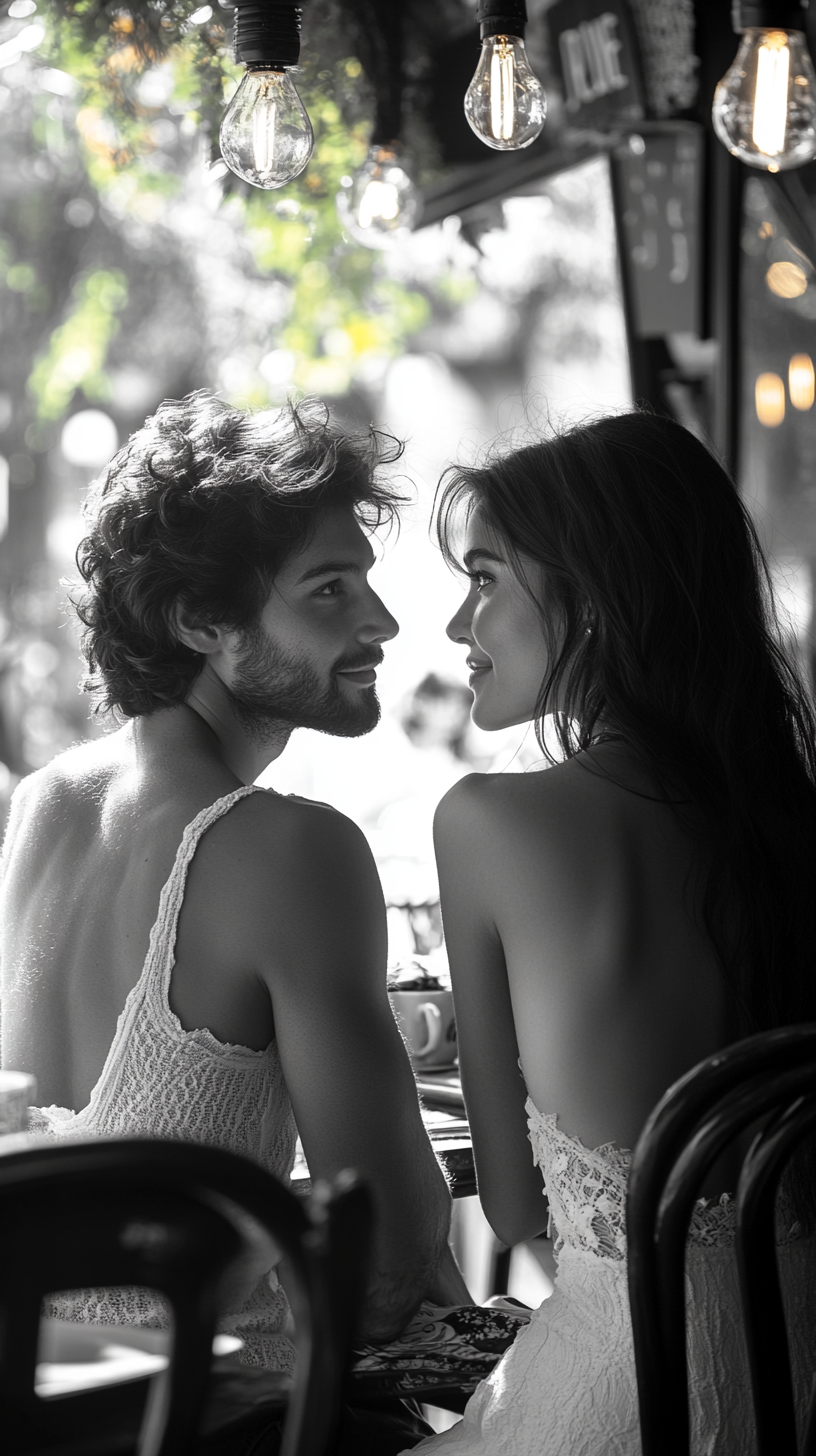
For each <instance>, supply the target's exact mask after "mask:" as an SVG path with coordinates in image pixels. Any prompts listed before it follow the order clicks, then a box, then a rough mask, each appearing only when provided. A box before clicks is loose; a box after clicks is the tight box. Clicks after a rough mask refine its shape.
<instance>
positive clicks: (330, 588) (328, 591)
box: [315, 580, 343, 597]
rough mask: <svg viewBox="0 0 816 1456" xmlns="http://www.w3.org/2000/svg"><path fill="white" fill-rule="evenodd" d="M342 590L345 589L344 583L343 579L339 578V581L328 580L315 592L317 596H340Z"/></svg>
mask: <svg viewBox="0 0 816 1456" xmlns="http://www.w3.org/2000/svg"><path fill="white" fill-rule="evenodd" d="M342 590H343V583H342V581H339V580H338V581H327V582H326V585H325V586H321V587H319V588H318V590H317V591H316V592H315V596H316V597H336V596H339V595H340V592H341V591H342Z"/></svg>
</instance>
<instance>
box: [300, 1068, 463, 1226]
mask: <svg viewBox="0 0 816 1456" xmlns="http://www.w3.org/2000/svg"><path fill="white" fill-rule="evenodd" d="M417 1088H418V1091H419V1094H420V1097H421V1099H422V1104H423V1120H424V1122H425V1126H426V1128H427V1130H428V1135H429V1137H430V1139H431V1143H432V1145H433V1149H434V1152H435V1153H436V1154H437V1155H438V1157H440V1158H441V1160H442V1162H443V1163H444V1165H445V1169H446V1171H447V1174H448V1178H449V1181H450V1190H451V1193H452V1195H453V1197H454V1198H469V1197H470V1196H471V1195H472V1194H474V1193H475V1192H476V1170H475V1168H474V1166H473V1144H472V1143H471V1140H470V1129H469V1127H468V1124H467V1118H466V1117H465V1104H464V1101H463V1099H462V1084H461V1082H460V1081H459V1073H458V1071H454V1070H447V1069H446V1070H444V1071H441V1072H431V1071H427V1072H426V1071H420V1072H418V1073H417ZM292 1190H293V1192H295V1193H299V1194H303V1195H304V1196H305V1195H306V1194H308V1193H311V1191H312V1180H311V1178H310V1176H309V1169H308V1167H307V1166H306V1161H305V1159H304V1157H303V1153H302V1150H301V1148H300V1143H298V1153H297V1156H296V1158H295V1166H294V1168H293V1170H292Z"/></svg>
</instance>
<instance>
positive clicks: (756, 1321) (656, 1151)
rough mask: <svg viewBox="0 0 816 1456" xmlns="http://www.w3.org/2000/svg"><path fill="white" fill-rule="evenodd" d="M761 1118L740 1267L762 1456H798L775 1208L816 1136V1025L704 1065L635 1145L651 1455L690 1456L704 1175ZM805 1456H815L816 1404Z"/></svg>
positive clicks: (634, 1210) (631, 1249) (637, 1305)
mask: <svg viewBox="0 0 816 1456" xmlns="http://www.w3.org/2000/svg"><path fill="white" fill-rule="evenodd" d="M762 1118H764V1119H765V1122H764V1125H763V1127H762V1130H761V1131H760V1132H759V1133H758V1134H757V1136H756V1137H755V1138H754V1140H753V1142H752V1144H751V1147H750V1149H749V1151H748V1153H747V1154H746V1156H745V1158H744V1159H743V1163H742V1171H741V1174H740V1179H739V1184H738V1188H737V1210H736V1217H737V1234H736V1243H737V1262H738V1268H739V1279H740V1290H741V1295H742V1307H743V1321H744V1327H745V1336H746V1343H747V1348H748V1361H749V1368H750V1375H751V1385H752V1392H753V1400H754V1411H755V1415H756V1425H757V1440H758V1448H759V1453H760V1456H796V1453H797V1440H796V1425H795V1419H794V1401H793V1388H792V1382H791V1370H790V1359H789V1352H788V1339H787V1333H786V1328H785V1318H784V1311H783V1305H782V1296H781V1291H780V1284H779V1275H778V1270H777V1262H776V1248H775V1237H774V1235H775V1227H774V1204H775V1198H776V1191H777V1187H778V1184H779V1178H780V1174H781V1173H782V1170H783V1168H784V1166H785V1164H786V1163H787V1161H788V1159H789V1158H790V1156H791V1153H792V1152H793V1151H794V1149H795V1148H796V1146H797V1145H798V1144H800V1143H801V1142H802V1141H803V1140H804V1139H805V1138H807V1137H808V1135H809V1134H811V1133H813V1132H814V1130H816V1024H813V1023H811V1024H808V1025H802V1026H792V1027H785V1028H782V1029H780V1030H778V1031H770V1032H763V1033H761V1034H760V1035H759V1036H752V1037H748V1038H747V1039H746V1040H745V1041H740V1042H737V1043H735V1044H734V1045H733V1046H730V1047H727V1048H726V1049H725V1050H724V1051H722V1052H719V1053H717V1055H716V1056H713V1057H709V1058H708V1059H707V1060H706V1061H704V1062H701V1063H700V1064H699V1066H697V1067H694V1068H693V1069H692V1071H690V1072H689V1073H688V1074H687V1075H686V1076H685V1077H683V1078H681V1080H680V1081H679V1082H676V1083H675V1085H674V1086H673V1087H671V1088H670V1089H669V1091H668V1092H667V1093H666V1095H665V1097H664V1098H663V1099H662V1101H661V1102H659V1103H658V1105H657V1107H656V1108H655V1110H654V1112H653V1113H652V1115H651V1117H650V1118H649V1120H648V1122H647V1124H646V1126H645V1128H644V1130H643V1132H642V1134H641V1136H640V1139H639V1141H638V1144H637V1147H636V1148H635V1151H634V1154H633V1157H632V1167H631V1172H630V1175H629V1190H628V1198H627V1212H626V1217H627V1241H628V1256H629V1302H630V1306H631V1311H632V1328H633V1334H634V1345H635V1363H636V1367H637V1383H638V1399H639V1404H640V1426H641V1440H642V1446H643V1456H688V1451H689V1419H688V1376H687V1367H686V1312H685V1298H684V1282H683V1273H684V1254H685V1243H686V1235H687V1233H688V1227H689V1223H690V1219H691V1213H692V1209H693V1206H694V1201H695V1198H696V1197H697V1195H698V1190H699V1187H700V1184H701V1182H702V1180H703V1178H704V1177H705V1175H706V1172H707V1171H708V1169H709V1168H710V1167H711V1165H712V1163H713V1162H714V1160H715V1159H716V1158H717V1156H718V1155H719V1154H720V1153H721V1152H722V1150H723V1149H724V1148H725V1147H726V1146H727V1144H728V1143H729V1142H731V1140H732V1138H734V1137H735V1136H736V1135H738V1134H739V1133H740V1132H742V1131H744V1130H745V1129H746V1128H748V1127H750V1125H751V1124H752V1123H754V1122H756V1121H757V1120H759V1119H762ZM801 1456H816V1414H815V1413H814V1401H813V1400H812V1401H811V1407H810V1412H809V1416H808V1420H807V1423H806V1429H805V1434H804V1441H803V1445H802V1453H801Z"/></svg>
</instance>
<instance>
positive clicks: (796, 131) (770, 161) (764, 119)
mask: <svg viewBox="0 0 816 1456" xmlns="http://www.w3.org/2000/svg"><path fill="white" fill-rule="evenodd" d="M732 15H733V22H734V29H735V30H736V31H737V32H738V33H739V32H742V39H741V41H740V44H739V49H738V51H737V54H736V57H735V59H734V63H733V65H732V66H731V67H730V68H729V70H728V71H726V73H725V75H724V76H723V78H722V80H721V81H720V83H719V85H718V86H717V89H716V91H715V92H714V104H713V107H712V112H711V115H712V120H713V122H714V130H715V132H716V133H717V136H718V137H719V139H720V141H721V142H723V143H724V144H725V146H726V147H727V148H728V150H729V152H731V153H732V154H733V155H734V156H735V157H739V159H740V161H742V162H747V163H748V165H749V166H750V167H763V168H764V169H765V170H766V171H767V172H779V171H784V170H786V169H787V168H788V167H801V166H803V165H804V163H805V162H809V161H811V159H812V158H813V157H814V156H816V74H814V70H813V62H812V61H811V58H810V53H809V51H808V48H807V41H806V39H805V36H804V34H803V29H804V24H805V19H804V11H802V10H799V9H798V8H797V7H796V5H795V4H794V5H793V6H792V5H791V3H790V0H788V3H787V4H785V3H784V0H782V3H779V0H775V3H768V0H766V3H764V4H763V3H746V0H735V3H734V6H733V11H732ZM791 20H794V21H798V24H799V25H800V26H801V29H800V28H791V29H788V28H785V26H786V23H787V22H790V21H791Z"/></svg>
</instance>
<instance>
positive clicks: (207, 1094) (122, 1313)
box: [29, 785, 297, 1369]
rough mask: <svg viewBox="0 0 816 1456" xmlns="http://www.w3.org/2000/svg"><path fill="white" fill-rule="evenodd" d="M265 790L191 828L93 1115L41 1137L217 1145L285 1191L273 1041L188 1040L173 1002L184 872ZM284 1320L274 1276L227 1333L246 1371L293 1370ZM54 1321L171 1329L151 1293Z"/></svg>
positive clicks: (37, 1123)
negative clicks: (234, 813)
mask: <svg viewBox="0 0 816 1456" xmlns="http://www.w3.org/2000/svg"><path fill="white" fill-rule="evenodd" d="M264 792H266V791H265V790H263V789H260V788H256V787H255V786H254V785H250V786H247V787H245V788H241V789H237V790H235V792H234V793H231V794H227V795H226V796H225V797H224V798H221V799H218V800H217V801H216V802H215V803H214V804H211V805H210V806H209V807H208V808H207V809H204V810H202V812H201V813H200V814H198V815H197V816H196V818H195V819H194V820H193V821H192V823H191V824H189V825H188V826H187V828H186V829H185V831H184V835H183V837H182V841H181V844H180V846H179V849H178V853H177V855H176V860H175V863H174V865H173V869H172V872H171V874H170V877H169V879H168V881H167V883H166V885H165V886H164V888H163V890H162V893H161V897H160V900H159V911H158V915H157V918H156V922H155V925H154V926H153V929H152V931H151V934H150V944H149V947H148V951H147V956H146V958H145V963H144V967H143V969H142V974H141V976H140V977H139V980H138V981H137V983H136V985H135V986H134V987H133V990H132V991H131V992H130V994H129V996H128V998H127V1000H126V1002H125V1005H124V1008H123V1010H122V1013H121V1015H120V1017H119V1021H118V1023H117V1026H116V1032H115V1035H114V1038H113V1042H112V1043H111V1047H110V1051H109V1052H108V1055H107V1058H106V1060H105V1065H104V1067H103V1069H102V1072H101V1074H100V1077H99V1080H98V1082H97V1083H96V1086H95V1087H94V1089H93V1091H92V1092H91V1096H90V1100H89V1102H88V1105H87V1107H84V1108H82V1109H81V1111H79V1112H73V1111H71V1110H70V1109H69V1108H66V1107H40V1108H31V1109H30V1113H29V1128H30V1130H31V1131H32V1132H39V1133H46V1134H48V1135H49V1136H51V1137H55V1138H57V1137H66V1136H72V1135H80V1134H81V1135H84V1136H87V1135H88V1134H92V1135H99V1136H105V1135H107V1136H111V1135H116V1136H123V1135H127V1134H138V1133H142V1134H149V1135H151V1136H154V1137H167V1138H181V1139H184V1140H185V1141H189V1142H201V1143H208V1144H211V1145H213V1146H215V1147H222V1148H228V1149H229V1150H231V1151H233V1152H237V1153H242V1154H243V1155H244V1156H245V1157H249V1158H253V1159H254V1160H255V1161H257V1162H259V1163H260V1164H261V1165H262V1166H263V1167H264V1168H266V1169H267V1170H268V1172H270V1173H272V1174H273V1175H274V1176H275V1177H277V1178H280V1179H281V1180H282V1181H283V1182H288V1179H289V1175H290V1173H291V1170H292V1165H293V1163H294V1156H295V1141H296V1138H297V1129H296V1127H295V1120H294V1115H293V1112H292V1105H291V1102H290V1100H289V1093H288V1091H287V1088H286V1084H285V1082H284V1079H283V1070H282V1068H281V1063H280V1057H279V1056H278V1051H277V1045H276V1043H275V1042H274V1041H273V1042H271V1043H270V1045H269V1046H268V1047H266V1048H265V1049H264V1050H263V1051H255V1050H253V1049H252V1048H250V1047H243V1046H234V1045H228V1044H225V1043H222V1042H219V1041H218V1040H217V1038H216V1037H214V1036H213V1034H212V1032H211V1031H209V1030H207V1029H206V1028H199V1029H197V1030H193V1031H185V1030H184V1028H183V1027H182V1025H181V1022H180V1021H179V1019H178V1017H177V1016H175V1015H174V1013H173V1012H172V1011H171V1009H170V1003H169V1000H168V996H169V989H170V977H171V975H172V971H173V966H174V963H175V946H176V933H177V929H178V920H179V915H180V913H181V906H182V902H183V899H184V891H185V886H186V883H187V872H188V870H189V867H190V864H191V861H192V858H193V855H194V854H195V851H196V848H197V846H198V843H199V841H200V839H201V837H202V835H203V834H205V833H206V831H207V829H209V828H210V826H211V825H213V824H215V823H216V821H217V820H218V819H220V818H221V816H222V815H224V814H226V813H228V812H229V810H230V809H231V808H232V807H233V805H234V804H237V803H238V802H239V801H240V800H241V799H243V798H245V797H247V795H249V794H252V793H264ZM287 1311H288V1306H287V1303H286V1299H285V1296H284V1294H283V1291H282V1290H281V1289H280V1286H279V1284H278V1280H277V1276H276V1274H275V1271H274V1269H272V1270H270V1271H269V1272H268V1273H267V1274H266V1275H264V1276H263V1278H262V1279H261V1280H260V1281H259V1283H258V1284H257V1286H256V1288H255V1290H254V1292H253V1294H252V1296H251V1297H250V1299H249V1300H248V1301H247V1302H246V1303H245V1304H244V1305H243V1307H242V1312H232V1313H231V1314H229V1315H228V1316H227V1317H226V1322H222V1327H223V1328H224V1329H228V1330H229V1332H231V1333H236V1334H240V1335H241V1337H242V1338H244V1339H245V1341H246V1344H245V1350H244V1354H243V1358H244V1359H245V1360H247V1362H248V1363H254V1364H266V1365H269V1364H270V1363H271V1364H272V1366H273V1368H278V1369H281V1368H284V1369H285V1368H290V1367H291V1363H292V1351H291V1346H289V1343H288V1341H287V1340H286V1339H285V1338H284V1337H283V1336H282V1335H281V1333H280V1331H281V1330H282V1328H283V1325H284V1323H285V1320H286V1316H287ZM52 1313H54V1314H57V1315H61V1316H62V1317H63V1318H66V1319H84V1320H86V1321H92V1322H97V1321H98V1322H101V1323H125V1324H154V1325H163V1324H164V1323H166V1312H165V1310H164V1308H163V1306H162V1304H161V1302H160V1301H158V1300H157V1299H156V1298H155V1297H154V1296H152V1295H150V1294H149V1293H148V1292H147V1291H144V1290H131V1289H118V1290H87V1291H81V1292H77V1293H74V1294H73V1295H65V1296H61V1297H60V1300H59V1301H58V1302H55V1304H54V1307H53V1310H52ZM242 1313H243V1316H244V1318H243V1320H242V1317H241V1314H242Z"/></svg>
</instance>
